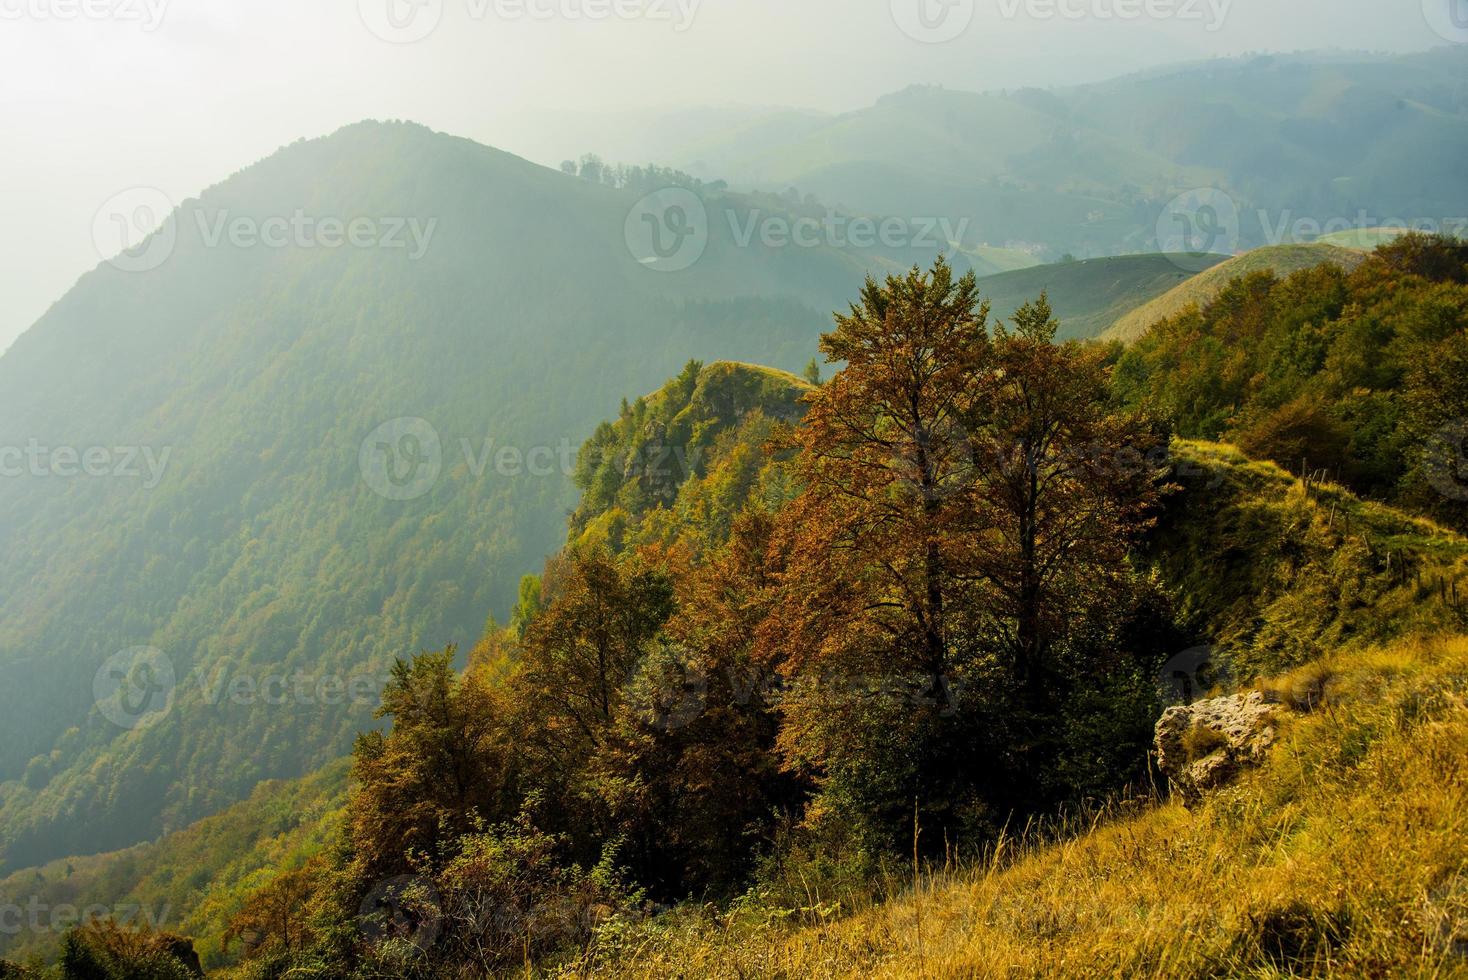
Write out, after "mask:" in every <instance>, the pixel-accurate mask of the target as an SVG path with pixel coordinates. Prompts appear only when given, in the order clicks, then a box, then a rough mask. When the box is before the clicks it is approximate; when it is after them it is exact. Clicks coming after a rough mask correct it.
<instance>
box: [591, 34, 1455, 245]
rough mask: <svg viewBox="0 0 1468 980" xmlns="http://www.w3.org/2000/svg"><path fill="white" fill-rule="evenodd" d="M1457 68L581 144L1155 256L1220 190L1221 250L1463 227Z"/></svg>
mask: <svg viewBox="0 0 1468 980" xmlns="http://www.w3.org/2000/svg"><path fill="white" fill-rule="evenodd" d="M1465 74H1468V52H1465V51H1464V50H1463V48H1462V46H1461V45H1460V46H1457V47H1443V48H1439V49H1436V50H1433V51H1429V52H1424V53H1421V54H1411V55H1378V54H1368V53H1359V52H1316V53H1309V52H1307V53H1299V54H1290V55H1271V56H1263V57H1255V56H1245V57H1240V58H1229V59H1216V60H1212V61H1206V62H1199V63H1193V64H1184V65H1178V66H1173V67H1169V68H1166V69H1158V70H1154V71H1148V72H1144V73H1139V74H1134V75H1128V76H1124V77H1121V78H1117V79H1113V80H1111V81H1106V82H1101V83H1097V84H1093V85H1083V86H1076V87H1070V88H1060V89H1053V90H1039V89H1018V90H1010V91H995V92H983V93H978V92H964V91H957V90H950V89H942V88H932V87H918V88H911V89H908V90H905V91H902V92H898V93H894V94H892V95H889V96H886V97H884V98H882V99H880V100H879V101H878V102H877V103H876V104H875V105H872V106H869V107H866V108H862V109H858V110H855V111H852V112H846V113H840V114H820V113H814V112H795V111H791V110H771V111H769V112H767V113H764V114H763V115H758V114H756V115H753V116H751V115H750V114H748V113H745V114H742V115H741V116H739V118H738V119H737V120H736V121H731V124H730V125H728V126H726V127H723V128H719V127H708V126H704V127H696V128H689V127H685V126H682V125H681V122H682V120H683V119H685V118H686V114H685V115H680V116H677V117H671V116H670V117H668V118H666V119H665V120H663V121H662V123H661V125H659V124H658V123H657V122H656V121H655V120H647V119H643V120H641V122H642V124H641V125H638V126H636V127H630V126H629V127H623V132H624V135H622V136H620V137H604V139H605V140H606V141H607V143H608V145H605V146H600V147H599V148H600V149H601V150H602V152H604V153H607V154H608V155H612V156H618V157H620V158H624V159H647V158H649V157H655V158H656V159H659V160H664V161H666V162H669V163H672V164H676V165H680V166H683V167H685V168H686V169H689V170H690V171H692V172H695V173H697V174H699V175H701V176H707V177H710V178H724V179H727V180H729V181H731V182H732V183H733V184H734V185H736V186H748V187H765V188H781V189H783V188H787V187H794V188H796V189H798V190H799V191H800V192H802V193H810V194H814V195H815V196H816V197H817V198H819V199H821V200H823V201H827V202H831V203H833V204H837V205H839V206H841V207H843V208H846V209H849V210H853V211H857V212H861V213H870V214H883V215H904V216H909V217H916V216H921V215H928V216H937V215H947V216H949V217H951V218H955V219H956V218H959V217H963V218H968V219H969V220H970V234H969V236H968V237H967V239H966V241H967V242H968V243H969V244H979V243H988V244H991V245H995V246H1023V247H1028V248H1039V249H1041V250H1042V252H1043V253H1044V254H1045V255H1048V256H1049V257H1050V258H1051V259H1055V258H1059V257H1060V256H1061V255H1062V254H1063V253H1066V252H1069V253H1072V254H1075V255H1078V256H1082V257H1091V256H1100V255H1116V254H1125V253H1135V252H1145V251H1152V250H1156V249H1158V248H1159V247H1165V246H1161V245H1159V243H1158V241H1157V234H1158V233H1157V227H1158V221H1159V218H1160V217H1161V216H1162V215H1163V214H1164V213H1165V209H1166V206H1167V202H1169V201H1170V200H1171V199H1172V198H1173V197H1174V196H1175V195H1177V194H1179V193H1182V192H1185V191H1189V190H1193V189H1195V188H1220V189H1222V190H1223V191H1225V192H1226V193H1227V194H1228V195H1230V197H1231V198H1232V200H1233V203H1234V206H1235V208H1236V211H1237V216H1238V225H1237V233H1238V247H1239V248H1255V247H1259V246H1262V245H1265V244H1267V243H1269V242H1271V241H1276V242H1277V241H1280V240H1282V239H1281V238H1280V237H1274V236H1275V234H1276V230H1277V229H1278V228H1279V227H1280V225H1281V224H1283V225H1285V226H1286V227H1288V226H1289V225H1290V224H1291V223H1292V222H1294V221H1295V220H1297V219H1308V220H1311V221H1314V222H1316V223H1317V224H1316V227H1317V228H1318V227H1320V226H1322V225H1325V224H1326V223H1327V222H1331V221H1346V222H1348V223H1350V224H1352V225H1353V226H1354V225H1356V224H1365V225H1380V224H1387V223H1395V222H1399V221H1400V222H1411V221H1415V220H1430V221H1434V222H1437V223H1443V222H1446V221H1449V220H1451V219H1455V218H1456V219H1461V218H1462V217H1464V216H1468V188H1465V186H1464V182H1463V181H1462V179H1461V177H1460V174H1459V171H1460V169H1461V167H1460V161H1461V160H1462V159H1463V158H1464V156H1465V155H1468V101H1465V97H1464V94H1463V88H1462V79H1463V77H1464V76H1465ZM718 112H719V110H717V109H711V110H709V114H710V115H711V117H717V114H718ZM736 123H737V124H736ZM689 132H692V133H693V134H694V135H692V136H687V135H684V134H686V133H689ZM913 147H921V148H922V152H918V153H915V152H912V148H913ZM1296 237H1299V238H1304V237H1307V236H1296Z"/></svg>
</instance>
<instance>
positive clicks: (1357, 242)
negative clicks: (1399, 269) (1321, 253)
mask: <svg viewBox="0 0 1468 980" xmlns="http://www.w3.org/2000/svg"><path fill="white" fill-rule="evenodd" d="M1406 233H1407V229H1406V228H1352V229H1351V230H1350V231H1338V232H1335V233H1334V234H1331V235H1321V236H1320V237H1319V238H1317V239H1315V244H1317V245H1339V246H1341V247H1342V248H1359V249H1361V250H1362V251H1365V252H1369V251H1371V250H1372V249H1373V248H1376V247H1377V246H1378V245H1389V244H1391V243H1392V242H1394V241H1396V240H1397V239H1398V238H1401V237H1402V236H1403V235H1405V234H1406Z"/></svg>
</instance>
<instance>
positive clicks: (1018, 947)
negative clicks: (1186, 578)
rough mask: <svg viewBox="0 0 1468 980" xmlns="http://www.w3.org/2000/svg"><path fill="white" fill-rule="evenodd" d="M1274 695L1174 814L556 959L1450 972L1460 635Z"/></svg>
mask: <svg viewBox="0 0 1468 980" xmlns="http://www.w3.org/2000/svg"><path fill="white" fill-rule="evenodd" d="M1272 687H1273V689H1274V690H1277V691H1282V692H1294V691H1308V692H1310V693H1311V695H1312V696H1311V697H1310V698H1305V699H1296V701H1295V703H1297V704H1300V705H1301V706H1302V707H1303V708H1305V709H1307V710H1306V711H1305V713H1300V714H1295V715H1292V716H1291V717H1290V718H1289V719H1288V721H1287V722H1286V724H1285V725H1284V728H1283V732H1282V735H1281V740H1280V743H1279V744H1278V745H1277V746H1276V748H1275V750H1274V752H1273V754H1272V756H1271V758H1270V761H1269V762H1268V763H1267V764H1266V765H1265V766H1264V767H1262V768H1261V769H1259V770H1256V771H1254V772H1252V773H1249V774H1247V775H1246V776H1245V777H1244V778H1243V779H1242V780H1241V781H1240V782H1239V783H1238V784H1237V785H1235V786H1234V787H1231V788H1229V789H1227V790H1224V791H1222V792H1220V793H1219V794H1217V795H1215V796H1212V797H1210V798H1209V799H1208V800H1207V801H1206V802H1205V803H1204V804H1202V805H1201V806H1199V807H1198V808H1197V809H1195V810H1193V811H1189V810H1187V809H1184V808H1183V807H1182V806H1181V805H1179V804H1177V803H1166V804H1161V805H1158V806H1155V807H1153V808H1150V809H1146V810H1144V811H1142V812H1134V813H1132V814H1129V815H1127V814H1111V815H1106V816H1098V817H1097V818H1096V820H1095V825H1094V826H1093V827H1092V828H1091V829H1090V830H1089V832H1084V833H1079V834H1077V835H1075V836H1073V837H1071V838H1070V839H1067V840H1062V841H1057V842H1051V843H1045V842H1041V841H1033V842H1029V843H1025V842H1019V843H1015V842H1003V843H1001V845H1000V846H999V847H998V848H996V849H995V851H994V853H993V854H992V856H991V858H990V859H989V860H988V861H987V862H985V863H984V864H983V865H982V866H976V867H969V868H966V869H963V870H960V871H958V872H955V873H952V874H946V875H933V876H928V877H925V878H924V879H923V880H922V881H921V883H920V885H919V886H918V887H917V889H916V890H913V889H911V888H909V889H908V890H907V891H906V892H905V893H904V894H903V895H902V896H901V897H900V898H898V899H896V900H893V901H891V902H889V903H886V904H884V905H878V906H874V907H871V908H868V909H864V910H861V911H858V912H855V913H853V914H851V915H849V916H847V917H845V918H837V917H834V916H833V917H831V918H829V919H827V920H826V921H824V922H819V923H817V924H805V925H790V924H785V923H788V922H789V921H790V919H785V920H782V919H781V916H780V915H779V914H772V915H770V916H767V917H765V918H764V920H762V922H761V924H755V922H757V921H761V920H759V919H758V917H751V916H750V915H748V914H747V913H744V914H740V915H729V916H722V917H721V916H719V915H717V914H714V913H711V912H703V913H700V912H696V911H685V912H683V913H677V914H673V915H670V916H665V917H663V918H661V919H659V920H655V921H654V922H653V923H652V924H650V925H646V926H640V927H629V928H628V929H627V930H626V931H624V932H621V933H618V934H616V935H615V936H608V937H607V943H606V946H605V948H604V951H603V953H602V955H600V956H599V957H597V958H596V960H595V961H593V962H589V963H584V964H581V965H580V966H579V968H578V969H576V970H574V971H572V972H573V973H579V974H583V975H596V976H606V977H629V978H630V977H639V978H640V977H739V978H744V977H790V978H796V977H800V978H804V977H826V976H849V977H1053V976H1064V977H1158V978H1161V977H1168V978H1172V977H1271V976H1283V975H1314V976H1334V977H1358V976H1370V977H1376V976H1404V977H1458V976H1464V977H1468V706H1465V698H1464V693H1465V690H1468V638H1453V639H1430V640H1420V639H1419V640H1407V641H1402V642H1398V643H1395V644H1392V645H1390V646H1387V647H1383V648H1379V649H1375V650H1372V651H1369V652H1367V653H1364V654H1362V653H1357V654H1353V655H1349V656H1347V655H1341V656H1339V657H1336V658H1328V659H1327V660H1325V661H1322V662H1321V663H1317V664H1313V665H1311V666H1310V667H1308V668H1304V669H1302V670H1301V671H1299V672H1297V673H1296V674H1295V675H1291V676H1289V677H1285V678H1280V679H1276V680H1275V681H1274V682H1272ZM813 904H814V903H813ZM920 930H921V931H920Z"/></svg>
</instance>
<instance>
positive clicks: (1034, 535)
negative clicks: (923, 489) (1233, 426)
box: [954, 294, 1168, 704]
mask: <svg viewBox="0 0 1468 980" xmlns="http://www.w3.org/2000/svg"><path fill="white" fill-rule="evenodd" d="M1057 327H1058V324H1057V322H1056V321H1055V319H1054V317H1053V315H1052V312H1051V308H1050V304H1049V301H1048V299H1047V298H1046V297H1045V296H1044V295H1043V294H1042V295H1041V297H1040V298H1039V299H1038V300H1037V301H1035V302H1033V303H1027V304H1026V305H1025V306H1023V307H1022V308H1021V309H1020V310H1019V311H1017V312H1016V313H1015V315H1014V318H1013V328H1012V329H1006V328H1005V327H1004V326H1003V325H1000V326H998V327H996V329H995V331H994V340H993V344H992V348H991V351H992V354H991V356H992V360H991V362H990V364H989V365H988V367H987V368H986V370H985V371H983V372H982V374H981V375H980V376H979V377H977V378H975V379H974V388H975V393H976V397H974V398H973V399H972V401H971V402H970V403H969V406H968V409H967V415H966V417H965V422H966V429H967V432H968V437H969V444H970V446H971V447H972V459H973V462H974V479H973V481H972V482H971V483H970V484H969V486H968V487H967V488H966V492H965V494H964V496H963V503H964V505H965V507H964V511H965V514H964V517H963V519H962V521H961V526H959V527H957V528H955V529H954V533H957V534H959V535H961V536H963V537H965V538H971V539H972V542H973V543H972V547H970V548H968V549H966V554H967V555H968V556H969V558H970V559H971V564H970V566H969V567H968V568H966V569H965V570H964V574H965V575H966V576H968V577H971V578H972V579H973V581H975V582H977V583H979V584H980V585H981V586H982V592H981V593H980V595H978V596H976V597H975V599H976V601H977V602H979V603H980V604H981V607H982V616H983V618H984V619H985V620H986V621H987V624H988V626H989V629H991V630H992V633H993V636H994V638H995V640H996V641H997V646H998V648H999V649H1000V650H1001V651H1002V652H1003V655H1004V659H1005V661H1006V663H1007V665H1008V667H1009V668H1010V670H1011V671H1012V673H1013V675H1014V677H1015V679H1016V681H1017V682H1018V683H1019V684H1020V685H1021V686H1022V687H1023V688H1024V689H1025V690H1026V691H1028V692H1029V693H1030V695H1031V701H1032V704H1033V703H1034V700H1035V696H1036V695H1037V694H1038V692H1039V691H1040V689H1041V687H1042V686H1043V685H1044V683H1045V681H1046V680H1047V674H1048V671H1047V665H1048V662H1049V660H1050V657H1051V655H1052V654H1053V652H1054V651H1055V649H1056V647H1057V646H1058V645H1061V644H1063V643H1064V642H1065V641H1066V638H1067V633H1068V631H1069V630H1070V629H1071V627H1072V626H1073V625H1075V624H1076V623H1078V622H1081V621H1083V620H1084V619H1085V617H1086V616H1087V615H1089V614H1091V613H1093V612H1095V611H1097V610H1103V609H1106V608H1114V607H1117V606H1119V605H1120V604H1121V601H1120V600H1121V594H1122V592H1123V591H1124V590H1125V589H1126V588H1127V585H1128V583H1129V581H1130V579H1131V570H1130V568H1129V566H1128V553H1129V550H1130V548H1131V545H1132V544H1133V543H1134V542H1135V540H1136V538H1137V536H1138V534H1140V533H1141V532H1142V531H1143V530H1144V529H1145V528H1146V527H1147V526H1148V524H1149V523H1150V520H1151V512H1152V510H1153V508H1154V507H1155V505H1156V503H1157V500H1158V497H1159V494H1160V492H1161V486H1162V481H1161V476H1162V474H1163V472H1164V471H1165V468H1166V451H1167V440H1168V435H1167V433H1166V432H1165V430H1164V429H1163V428H1162V427H1160V426H1158V425H1157V424H1156V423H1154V422H1152V421H1151V420H1150V419H1148V418H1147V417H1146V416H1144V415H1141V414H1137V413H1130V412H1117V411H1115V410H1114V409H1113V408H1112V407H1111V405H1110V399H1109V387H1108V385H1109V378H1108V372H1107V368H1106V352H1105V351H1104V349H1102V348H1100V347H1095V346H1084V345H1081V344H1079V343H1076V342H1070V343H1066V344H1056V343H1055V342H1054V340H1055V331H1056V329H1057Z"/></svg>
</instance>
